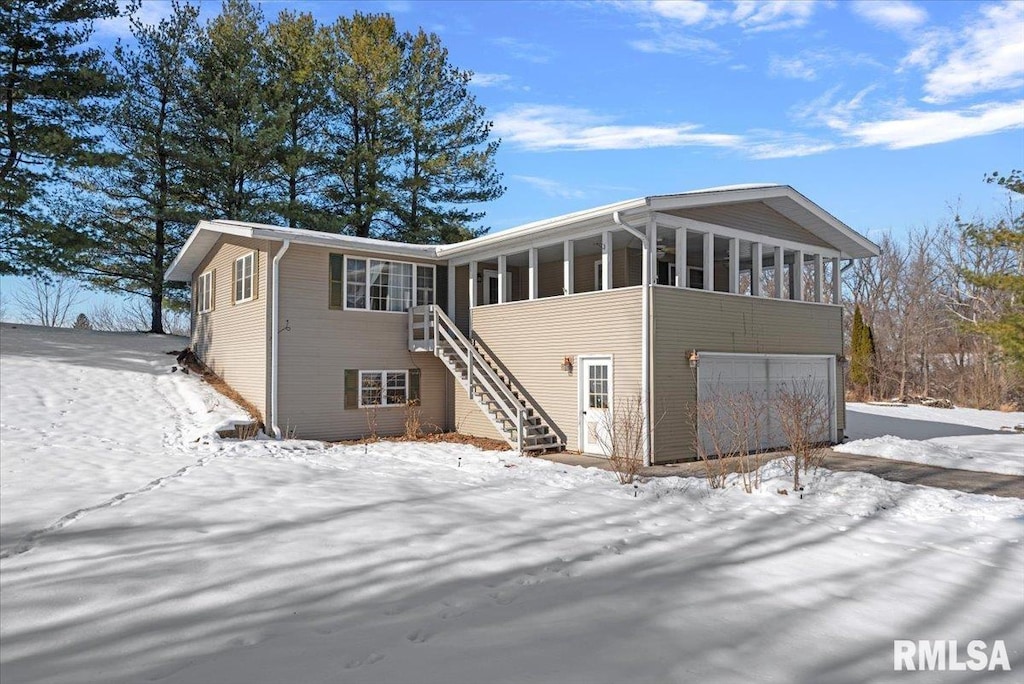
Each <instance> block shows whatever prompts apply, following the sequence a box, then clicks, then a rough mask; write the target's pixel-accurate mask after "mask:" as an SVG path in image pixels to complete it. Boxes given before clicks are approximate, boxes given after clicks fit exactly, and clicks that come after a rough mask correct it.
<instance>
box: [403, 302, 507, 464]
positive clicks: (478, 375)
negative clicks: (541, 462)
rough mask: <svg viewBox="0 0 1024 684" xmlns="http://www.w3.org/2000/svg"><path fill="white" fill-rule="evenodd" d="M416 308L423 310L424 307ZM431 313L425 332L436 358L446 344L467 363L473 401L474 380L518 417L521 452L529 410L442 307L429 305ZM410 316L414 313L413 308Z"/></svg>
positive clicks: (504, 409)
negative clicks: (443, 344) (440, 342)
mask: <svg viewBox="0 0 1024 684" xmlns="http://www.w3.org/2000/svg"><path fill="white" fill-rule="evenodd" d="M415 308H417V309H421V308H423V307H415ZM428 312H429V318H430V319H431V321H430V324H429V326H427V327H426V328H425V331H427V332H429V333H430V345H431V347H432V348H433V352H434V355H435V356H437V357H440V356H441V345H440V344H438V342H439V341H444V342H446V343H447V344H448V346H450V347H451V348H452V350H453V351H454V352H455V353H456V355H458V357H459V358H460V359H461V360H462V362H463V363H464V364H466V380H467V384H468V386H469V396H470V398H471V399H472V398H473V381H474V379H475V380H476V382H477V383H478V384H479V385H481V386H482V387H483V388H484V389H485V390H486V391H487V394H489V395H490V397H491V398H492V399H493V400H494V402H495V403H496V404H497V405H498V407H499V408H500V409H501V410H502V411H503V412H504V414H505V415H506V416H508V417H509V418H512V417H513V416H515V420H516V448H517V449H518V450H519V452H520V453H522V451H523V446H524V444H523V428H524V427H525V422H526V421H525V417H526V409H524V408H523V405H522V403H520V401H519V400H518V399H517V398H516V397H515V395H514V394H512V390H511V389H509V387H508V386H507V385H506V384H505V383H504V382H502V381H501V378H499V377H498V374H497V373H495V372H494V369H493V368H491V366H490V365H489V364H488V363H487V362H486V361H485V360H484V358H483V357H482V356H481V355H480V352H478V351H477V350H476V348H475V347H474V346H473V345H472V343H470V341H469V340H468V339H467V338H466V336H465V335H463V334H462V331H461V330H459V328H458V326H456V325H455V323H454V322H453V321H452V319H450V318H448V316H447V315H445V313H444V311H442V310H441V307H439V306H437V305H436V304H430V305H428ZM411 316H412V310H411V309H410V317H411ZM411 326H412V323H410V330H412V327H411Z"/></svg>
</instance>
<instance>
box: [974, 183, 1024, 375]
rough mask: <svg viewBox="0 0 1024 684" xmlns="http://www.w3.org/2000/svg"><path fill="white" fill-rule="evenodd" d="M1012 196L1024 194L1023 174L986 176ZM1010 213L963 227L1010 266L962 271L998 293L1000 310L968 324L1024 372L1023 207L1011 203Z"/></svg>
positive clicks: (977, 242)
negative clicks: (1002, 254)
mask: <svg viewBox="0 0 1024 684" xmlns="http://www.w3.org/2000/svg"><path fill="white" fill-rule="evenodd" d="M986 182H988V183H996V184H997V185H1000V186H1002V187H1003V188H1005V189H1006V190H1007V191H1008V192H1010V193H1011V199H1012V198H1013V196H1014V195H1016V196H1018V199H1019V196H1024V175H1022V172H1021V171H1020V170H1017V169H1014V170H1013V171H1011V172H1010V174H1009V175H1008V176H1001V175H1000V174H999V173H998V172H996V173H993V174H992V175H991V176H989V177H988V178H986ZM1010 206H1011V209H1010V216H1009V217H1008V218H1005V219H1002V220H999V221H997V222H996V223H995V224H994V225H985V224H979V223H975V224H969V225H966V226H964V231H965V235H966V237H967V239H968V240H969V241H971V242H973V243H974V244H976V245H979V246H984V247H994V248H997V249H1000V250H1006V252H1007V253H1008V254H1009V255H1010V256H1011V257H1012V258H1011V259H1010V263H1011V267H1010V268H1009V269H1007V270H1006V271H1001V272H996V273H992V272H987V271H986V272H983V271H970V270H968V271H964V273H963V275H964V277H965V279H966V280H967V281H968V282H970V283H971V284H973V285H976V286H978V287H981V288H984V289H986V290H991V291H993V292H995V293H998V294H999V295H1000V297H999V301H1000V303H1001V307H1000V309H999V310H998V311H997V312H996V313H995V314H994V315H992V316H991V317H989V318H987V319H985V320H979V321H975V322H973V323H972V324H971V325H970V327H971V328H972V329H973V330H976V331H977V332H980V333H982V334H984V335H987V336H988V337H990V338H991V339H992V340H993V341H994V342H995V343H996V344H997V345H998V346H999V348H1000V349H1001V350H1002V352H1003V354H1004V356H1005V358H1006V359H1007V360H1008V361H1009V362H1010V363H1011V364H1012V365H1013V366H1015V367H1016V368H1017V369H1018V370H1020V371H1022V372H1024V210H1021V208H1020V206H1019V205H1016V206H1014V204H1013V203H1012V202H1011V205H1010Z"/></svg>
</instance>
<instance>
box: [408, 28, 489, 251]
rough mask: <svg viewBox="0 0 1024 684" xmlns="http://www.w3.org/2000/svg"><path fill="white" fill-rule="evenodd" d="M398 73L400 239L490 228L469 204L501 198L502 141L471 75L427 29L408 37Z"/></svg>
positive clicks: (443, 237)
mask: <svg viewBox="0 0 1024 684" xmlns="http://www.w3.org/2000/svg"><path fill="white" fill-rule="evenodd" d="M404 43H405V55H404V59H403V61H402V70H401V73H400V75H399V78H400V83H399V87H400V89H399V95H400V106H399V116H400V121H401V125H402V130H403V140H402V143H403V144H402V155H401V159H400V162H399V165H400V170H399V172H398V178H397V183H396V187H395V194H394V197H393V201H394V209H393V210H394V214H395V217H396V218H397V222H398V226H399V229H398V239H400V240H404V241H406V242H416V243H450V242H458V241H460V240H466V239H469V238H472V237H476V236H477V235H480V234H482V233H483V232H485V229H474V228H472V227H471V226H470V224H471V223H472V222H474V221H477V220H479V219H480V218H482V217H483V215H484V214H483V212H482V211H471V210H469V209H468V208H466V206H465V205H467V204H470V203H477V202H486V201H489V200H493V199H496V198H498V197H500V196H501V195H502V194H503V193H504V191H505V188H504V187H502V185H501V174H500V173H498V172H497V171H496V170H495V167H494V164H495V155H496V154H497V151H498V144H499V143H498V141H493V140H492V141H488V137H489V135H490V131H491V126H492V124H491V122H490V121H487V120H486V119H485V118H484V109H483V107H481V106H480V105H479V104H477V102H476V99H475V98H474V97H473V95H472V94H471V93H470V92H469V87H468V86H469V80H470V77H471V75H472V74H471V73H470V72H468V71H462V70H460V69H457V68H456V67H454V66H452V65H451V64H450V63H449V61H448V50H446V49H445V48H444V46H443V45H442V44H441V40H440V38H438V37H437V35H435V34H433V33H426V32H424V31H423V30H422V29H420V31H419V32H418V33H416V34H415V35H411V34H406V35H405V36H404Z"/></svg>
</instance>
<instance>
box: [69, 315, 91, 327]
mask: <svg viewBox="0 0 1024 684" xmlns="http://www.w3.org/2000/svg"><path fill="white" fill-rule="evenodd" d="M71 327H72V328H74V329H75V330H92V323H90V322H89V317H88V316H86V315H85V314H84V313H80V314H78V317H77V318H76V319H75V322H74V323H72V324H71Z"/></svg>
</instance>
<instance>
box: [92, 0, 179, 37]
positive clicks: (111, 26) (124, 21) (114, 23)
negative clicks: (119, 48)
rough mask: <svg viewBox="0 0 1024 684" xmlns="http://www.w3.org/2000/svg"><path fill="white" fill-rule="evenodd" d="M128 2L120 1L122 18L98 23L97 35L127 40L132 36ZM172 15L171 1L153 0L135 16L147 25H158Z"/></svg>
mask: <svg viewBox="0 0 1024 684" xmlns="http://www.w3.org/2000/svg"><path fill="white" fill-rule="evenodd" d="M128 7H129V5H128V2H126V1H125V0H119V1H118V3H117V8H118V10H119V11H120V12H121V15H120V16H117V17H113V18H111V19H101V20H99V21H97V22H96V24H95V28H96V33H97V35H100V36H110V37H114V38H127V37H128V36H130V35H131V34H132V24H131V17H130V15H129V14H128ZM170 15H171V3H170V0H152V1H151V2H144V3H142V4H141V5H140V6H139V8H138V10H137V11H136V12H135V16H136V17H137V18H138V19H139V20H140V21H141V22H142V23H143V24H145V25H147V26H148V25H152V24H157V23H159V22H160V20H161V19H164V18H166V17H169V16H170Z"/></svg>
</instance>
